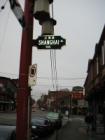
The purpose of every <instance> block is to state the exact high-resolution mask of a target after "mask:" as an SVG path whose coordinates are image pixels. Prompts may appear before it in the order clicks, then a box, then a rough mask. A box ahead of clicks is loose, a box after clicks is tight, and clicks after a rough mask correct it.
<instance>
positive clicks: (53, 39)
mask: <svg viewBox="0 0 105 140" xmlns="http://www.w3.org/2000/svg"><path fill="white" fill-rule="evenodd" d="M65 44H66V40H65V39H64V38H62V37H61V36H54V35H43V36H39V37H38V38H37V39H36V40H35V44H34V45H36V46H37V48H38V49H61V47H62V46H63V45H65Z"/></svg>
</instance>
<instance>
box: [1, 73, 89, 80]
mask: <svg viewBox="0 0 105 140" xmlns="http://www.w3.org/2000/svg"><path fill="white" fill-rule="evenodd" d="M0 74H4V75H11V76H19V75H18V74H15V73H4V72H0ZM37 78H38V79H42V80H51V77H43V76H38V77H37ZM85 79H86V77H75V78H74V77H58V78H57V80H68V81H69V80H85Z"/></svg>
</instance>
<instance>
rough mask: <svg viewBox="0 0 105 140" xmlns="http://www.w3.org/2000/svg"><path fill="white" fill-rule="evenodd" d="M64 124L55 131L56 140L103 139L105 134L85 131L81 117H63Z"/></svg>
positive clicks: (104, 139)
mask: <svg viewBox="0 0 105 140" xmlns="http://www.w3.org/2000/svg"><path fill="white" fill-rule="evenodd" d="M64 120H65V124H64V125H63V127H62V129H61V130H59V131H58V132H57V138H56V140H105V135H102V134H101V135H100V134H95V133H92V132H89V133H88V134H87V132H86V124H85V123H84V121H83V120H82V119H81V118H71V119H70V120H69V121H68V120H67V118H65V119H64Z"/></svg>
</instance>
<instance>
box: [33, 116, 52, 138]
mask: <svg viewBox="0 0 105 140" xmlns="http://www.w3.org/2000/svg"><path fill="white" fill-rule="evenodd" d="M31 124H32V134H35V135H37V136H39V137H42V136H47V135H49V134H51V133H53V127H52V126H51V122H50V121H49V120H48V119H47V118H44V117H35V118H33V119H32V121H31Z"/></svg>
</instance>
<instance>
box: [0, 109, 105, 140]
mask: <svg viewBox="0 0 105 140" xmlns="http://www.w3.org/2000/svg"><path fill="white" fill-rule="evenodd" d="M46 113H47V112H46V111H40V110H38V111H36V112H33V113H32V118H34V117H35V116H45V115H46ZM15 122H16V113H0V124H3V123H4V124H11V123H15ZM86 128H87V126H86V124H85V122H84V117H83V116H78V115H77V116H76V115H75V116H73V115H72V116H70V118H69V119H68V118H67V117H64V118H63V126H62V128H61V129H59V130H56V131H55V132H54V133H53V134H52V135H50V136H48V137H43V138H39V139H38V140H79V139H80V140H105V135H99V134H95V133H92V132H91V131H90V132H89V133H88V134H87V132H86Z"/></svg>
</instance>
